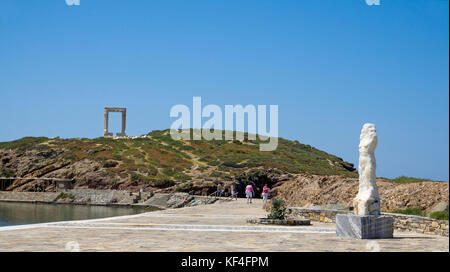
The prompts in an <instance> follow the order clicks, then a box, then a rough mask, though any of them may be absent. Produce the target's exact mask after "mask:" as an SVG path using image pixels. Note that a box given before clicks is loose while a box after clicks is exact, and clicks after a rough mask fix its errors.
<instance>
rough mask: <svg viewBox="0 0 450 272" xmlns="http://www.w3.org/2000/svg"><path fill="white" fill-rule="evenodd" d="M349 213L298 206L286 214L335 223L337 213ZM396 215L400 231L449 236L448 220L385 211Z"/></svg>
mask: <svg viewBox="0 0 450 272" xmlns="http://www.w3.org/2000/svg"><path fill="white" fill-rule="evenodd" d="M339 213H347V212H345V211H334V210H312V209H302V208H297V207H288V208H287V211H286V214H287V215H288V216H291V217H301V218H306V219H310V220H313V221H319V222H325V223H334V222H336V214H339ZM383 214H384V215H389V216H392V217H394V228H395V229H396V230H399V231H410V232H417V233H424V234H434V235H441V236H447V237H448V221H447V220H436V219H431V218H428V217H422V216H416V215H404V214H393V213H383Z"/></svg>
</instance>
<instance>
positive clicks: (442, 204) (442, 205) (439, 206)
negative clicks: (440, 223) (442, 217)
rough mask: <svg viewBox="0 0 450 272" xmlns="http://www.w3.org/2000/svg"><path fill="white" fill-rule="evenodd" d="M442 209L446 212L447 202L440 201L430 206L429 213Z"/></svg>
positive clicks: (441, 210)
mask: <svg viewBox="0 0 450 272" xmlns="http://www.w3.org/2000/svg"><path fill="white" fill-rule="evenodd" d="M443 211H447V212H448V202H444V201H441V202H439V203H438V204H436V205H434V206H433V208H431V210H430V214H432V213H434V212H443Z"/></svg>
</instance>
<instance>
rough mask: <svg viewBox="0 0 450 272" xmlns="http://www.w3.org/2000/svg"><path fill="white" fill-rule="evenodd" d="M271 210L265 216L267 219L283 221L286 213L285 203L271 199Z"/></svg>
mask: <svg viewBox="0 0 450 272" xmlns="http://www.w3.org/2000/svg"><path fill="white" fill-rule="evenodd" d="M271 202H272V209H271V211H270V213H269V215H267V218H269V219H280V220H283V219H284V218H285V213H286V203H285V202H284V201H283V200H281V199H275V198H274V199H272V200H271Z"/></svg>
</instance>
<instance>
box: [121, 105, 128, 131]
mask: <svg viewBox="0 0 450 272" xmlns="http://www.w3.org/2000/svg"><path fill="white" fill-rule="evenodd" d="M126 126H127V110H126V109H125V110H124V111H123V112H122V135H123V136H125V128H126Z"/></svg>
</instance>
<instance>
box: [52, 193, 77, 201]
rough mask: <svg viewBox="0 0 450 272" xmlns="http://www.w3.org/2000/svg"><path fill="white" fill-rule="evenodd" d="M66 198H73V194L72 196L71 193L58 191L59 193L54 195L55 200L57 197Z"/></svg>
mask: <svg viewBox="0 0 450 272" xmlns="http://www.w3.org/2000/svg"><path fill="white" fill-rule="evenodd" d="M66 198H70V199H75V196H74V195H71V194H66V193H60V194H59V195H58V196H57V197H56V200H58V199H66Z"/></svg>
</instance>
